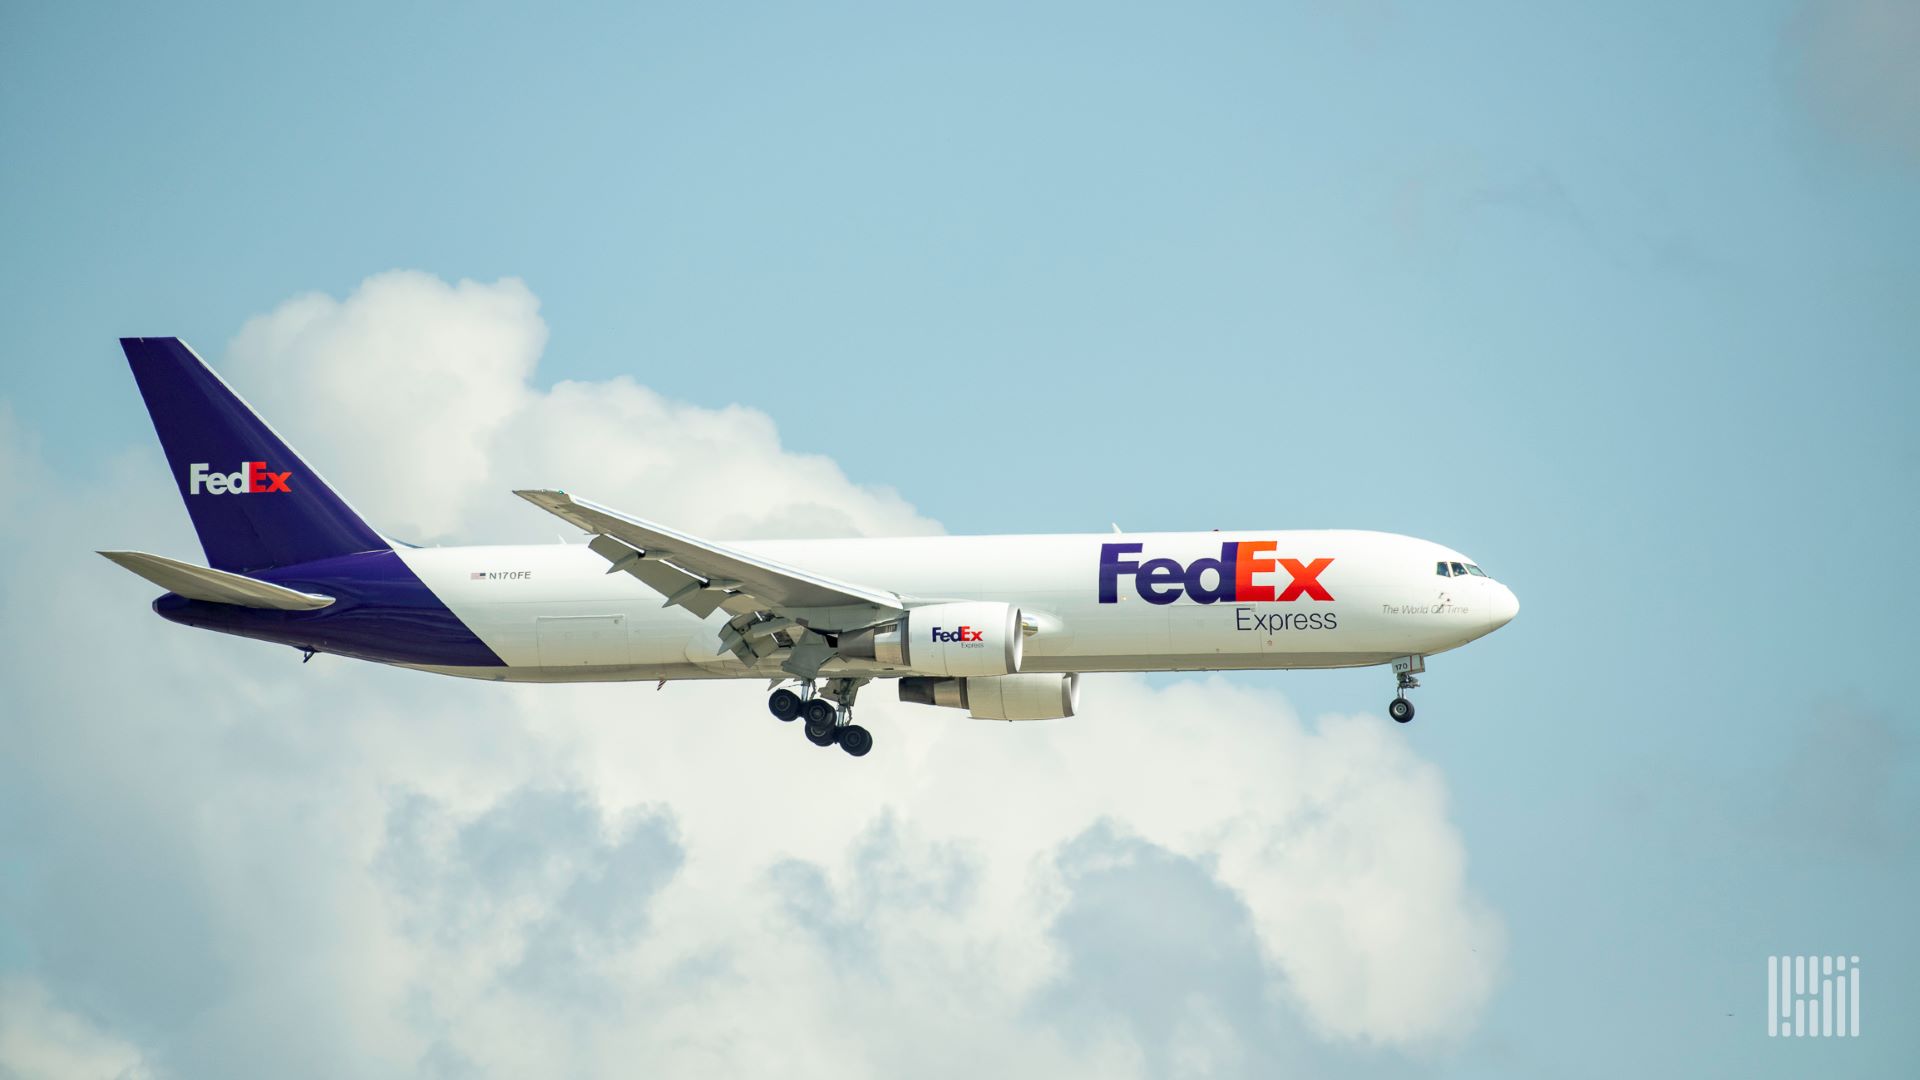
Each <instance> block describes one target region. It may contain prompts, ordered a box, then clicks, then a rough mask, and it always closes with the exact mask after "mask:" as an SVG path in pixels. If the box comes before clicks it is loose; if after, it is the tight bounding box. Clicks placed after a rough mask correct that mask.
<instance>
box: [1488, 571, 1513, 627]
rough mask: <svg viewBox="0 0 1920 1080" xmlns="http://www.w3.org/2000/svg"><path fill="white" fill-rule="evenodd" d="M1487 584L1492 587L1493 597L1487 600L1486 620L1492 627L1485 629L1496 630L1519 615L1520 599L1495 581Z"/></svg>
mask: <svg viewBox="0 0 1920 1080" xmlns="http://www.w3.org/2000/svg"><path fill="white" fill-rule="evenodd" d="M1487 584H1489V585H1491V586H1493V595H1491V596H1489V597H1488V598H1487V619H1488V621H1489V622H1490V623H1492V625H1491V626H1489V627H1487V629H1489V630H1498V629H1500V628H1501V627H1503V626H1505V625H1507V624H1508V623H1510V622H1512V621H1513V617H1514V616H1515V615H1518V614H1520V598H1519V597H1517V596H1515V595H1513V590H1512V589H1509V588H1507V587H1506V586H1505V585H1502V584H1500V583H1499V582H1497V581H1489V582H1488V583H1487Z"/></svg>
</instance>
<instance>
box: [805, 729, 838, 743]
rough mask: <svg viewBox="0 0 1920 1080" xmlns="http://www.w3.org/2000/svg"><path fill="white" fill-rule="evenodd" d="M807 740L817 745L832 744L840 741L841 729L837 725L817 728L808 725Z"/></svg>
mask: <svg viewBox="0 0 1920 1080" xmlns="http://www.w3.org/2000/svg"><path fill="white" fill-rule="evenodd" d="M807 741H808V742H810V743H812V744H813V745H815V746H832V745H833V744H834V743H836V742H839V741H840V729H839V728H837V727H824V728H817V727H814V726H813V725H812V724H808V725H807Z"/></svg>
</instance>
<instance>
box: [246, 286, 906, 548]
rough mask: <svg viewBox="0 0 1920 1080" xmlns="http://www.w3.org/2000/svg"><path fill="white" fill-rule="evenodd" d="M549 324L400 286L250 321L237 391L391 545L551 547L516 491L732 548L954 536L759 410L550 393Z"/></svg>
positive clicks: (632, 387)
mask: <svg viewBox="0 0 1920 1080" xmlns="http://www.w3.org/2000/svg"><path fill="white" fill-rule="evenodd" d="M539 307H540V305H539V301H538V300H536V299H535V298H534V296H533V294H532V293H531V292H529V291H528V289H527V287H526V286H525V285H524V284H522V283H521V282H520V281H519V280H517V279H514V278H507V279H505V280H502V281H499V282H495V283H493V284H490V285H489V284H482V283H479V282H473V281H462V282H460V283H459V284H457V285H448V284H447V283H445V282H443V281H441V280H440V279H438V278H436V277H433V276H432V275H429V274H422V273H417V272H413V271H404V270H398V271H393V272H390V273H385V274H379V275H376V276H374V277H371V278H368V279H367V280H366V281H365V282H363V283H361V285H360V287H359V288H358V289H356V290H354V292H353V293H352V294H351V295H349V296H348V297H347V298H346V299H345V300H334V299H333V298H331V297H328V296H324V295H319V294H312V295H307V296H301V297H296V298H295V299H293V300H289V301H287V302H286V303H284V304H282V305H280V306H279V307H278V308H276V309H274V310H273V311H272V312H270V313H268V314H266V315H262V316H259V317H257V318H254V319H251V320H249V321H248V322H247V324H246V325H245V326H244V327H242V328H241V330H240V333H239V334H238V335H237V336H235V338H234V339H233V342H232V344H231V346H230V347H229V349H228V353H227V361H226V365H225V366H226V367H227V368H228V369H229V370H227V371H226V372H223V374H226V375H227V376H228V378H229V379H230V380H231V381H233V382H234V383H235V384H236V385H237V387H238V389H239V390H240V392H241V393H242V394H243V395H244V396H246V397H247V398H248V400H249V401H250V402H252V404H253V405H254V406H255V407H256V408H258V409H260V410H262V411H263V412H264V413H266V414H267V415H268V416H269V417H274V418H284V419H276V420H275V423H276V424H277V425H280V428H281V433H282V434H283V435H285V436H286V437H287V439H288V441H289V442H291V443H293V445H294V446H295V447H297V448H298V449H299V451H300V453H301V454H302V455H303V456H305V457H306V458H308V464H309V465H312V466H314V467H315V468H317V469H318V470H319V471H320V472H321V473H322V474H323V475H325V476H326V477H327V478H328V480H329V481H330V482H332V483H333V484H334V485H335V486H337V487H339V488H340V489H342V490H343V491H344V492H345V493H347V497H348V500H349V501H350V502H352V503H353V504H354V505H355V506H356V507H358V508H359V509H360V511H361V512H362V513H364V514H366V515H368V517H369V518H371V519H372V521H373V523H374V525H375V526H376V527H377V528H381V529H383V530H386V531H388V532H390V533H393V534H395V535H398V536H400V537H402V538H405V539H409V540H416V541H441V540H447V539H449V538H455V537H458V538H460V541H461V542H466V543H476V542H478V543H494V542H499V541H501V540H503V539H516V538H517V539H549V538H551V537H552V536H553V533H554V524H553V522H552V521H551V519H549V518H547V517H546V516H545V515H543V514H541V513H540V512H539V511H537V510H535V509H533V508H532V507H530V506H528V505H526V504H525V503H523V502H521V501H520V500H519V499H516V498H514V497H513V495H512V494H511V493H510V492H511V491H512V489H514V488H516V487H564V488H567V489H568V490H570V491H578V492H581V493H582V494H587V495H591V496H593V497H594V498H596V499H598V500H599V501H602V502H606V503H609V504H611V505H615V506H619V507H621V508H622V509H625V510H628V511H630V512H632V513H635V514H638V515H640V516H642V517H650V518H653V519H655V520H660V521H667V522H674V523H677V524H680V525H682V526H684V527H686V528H691V529H699V530H702V531H706V532H708V533H710V534H715V535H718V536H721V537H730V538H746V537H754V536H828V535H907V534H917V533H927V532H937V531H939V526H938V525H937V524H935V523H934V522H931V521H928V520H927V519H925V518H922V517H920V516H919V515H918V514H916V513H914V510H913V508H912V507H911V506H909V505H908V504H907V503H906V502H905V501H904V500H902V499H901V498H900V497H899V496H898V495H897V494H895V493H894V492H892V491H888V490H884V489H879V488H872V487H865V486H860V485H857V484H854V483H852V482H851V481H849V480H848V479H847V477H846V474H845V473H843V472H842V471H841V470H840V468H839V467H838V466H837V465H835V464H834V463H833V462H832V461H830V460H828V459H826V458H824V457H820V456H817V455H803V454H795V453H791V452H788V451H786V450H784V449H783V448H782V447H781V445H780V438H779V432H778V431H777V430H776V429H775V427H774V424H773V421H772V420H771V419H770V418H768V416H767V415H766V414H765V413H762V412H760V411H758V410H756V409H751V408H746V407H743V406H739V405H732V406H728V407H726V408H722V409H707V408H700V407H698V406H693V405H687V404H683V403H679V402H671V401H667V400H666V399H664V398H662V397H661V396H660V395H658V394H656V393H654V392H653V391H651V390H649V389H647V388H646V387H644V386H641V385H639V384H638V383H636V382H634V381H632V380H631V379H626V378H620V379H612V380H608V381H606V382H599V383H578V382H561V383H558V384H556V385H555V386H553V387H552V388H551V389H548V390H541V389H538V388H536V387H535V386H534V385H533V375H534V371H535V368H536V366H537V365H538V363H539V360H540V353H541V350H542V349H543V348H544V347H545V345H546V340H547V328H546V324H545V323H544V322H543V321H542V320H541V318H540V313H539ZM210 359H211V358H210ZM658 362H660V363H670V362H671V358H662V359H661V360H660V361H658ZM647 363H648V362H647V361H644V360H638V359H637V360H636V365H637V366H640V367H642V368H644V367H645V366H647ZM716 492H724V493H725V497H724V498H715V497H714V496H715V493H716Z"/></svg>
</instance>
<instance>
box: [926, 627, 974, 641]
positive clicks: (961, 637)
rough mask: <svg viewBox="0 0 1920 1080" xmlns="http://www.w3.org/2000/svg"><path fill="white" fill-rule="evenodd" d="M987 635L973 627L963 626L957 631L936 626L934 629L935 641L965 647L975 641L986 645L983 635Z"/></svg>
mask: <svg viewBox="0 0 1920 1080" xmlns="http://www.w3.org/2000/svg"><path fill="white" fill-rule="evenodd" d="M985 633H986V631H984V630H975V629H974V628H973V627H971V626H962V627H960V628H959V629H957V630H948V629H946V628H945V627H940V626H936V627H934V628H933V640H935V641H938V642H945V643H952V642H959V643H961V644H963V645H964V644H967V643H970V642H975V641H978V642H982V643H984V642H985V640H986V639H985V637H984V636H983V635H984V634H985Z"/></svg>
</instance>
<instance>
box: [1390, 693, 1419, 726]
mask: <svg viewBox="0 0 1920 1080" xmlns="http://www.w3.org/2000/svg"><path fill="white" fill-rule="evenodd" d="M1387 715H1388V716H1391V717H1393V719H1394V721H1395V722H1396V723H1401V724H1404V723H1406V722H1407V721H1409V720H1412V719H1413V702H1411V701H1408V700H1407V699H1406V698H1403V697H1397V698H1394V699H1393V700H1392V701H1390V702H1388V703H1387Z"/></svg>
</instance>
